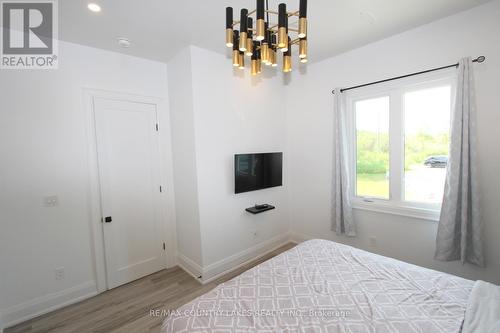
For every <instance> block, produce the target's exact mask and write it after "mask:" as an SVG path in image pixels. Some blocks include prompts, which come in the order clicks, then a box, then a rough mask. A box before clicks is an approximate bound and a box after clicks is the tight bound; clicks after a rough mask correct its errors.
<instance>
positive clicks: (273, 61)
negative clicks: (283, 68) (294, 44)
mask: <svg viewBox="0 0 500 333" xmlns="http://www.w3.org/2000/svg"><path fill="white" fill-rule="evenodd" d="M276 47H277V46H276V35H275V34H273V35H272V36H271V50H272V55H273V58H272V59H271V66H272V67H276V66H278V62H277V57H278V55H277V54H276V52H277V49H276Z"/></svg>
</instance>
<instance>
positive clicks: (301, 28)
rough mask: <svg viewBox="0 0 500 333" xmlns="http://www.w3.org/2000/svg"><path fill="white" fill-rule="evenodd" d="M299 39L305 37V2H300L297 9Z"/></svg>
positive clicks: (304, 0) (302, 0) (305, 0)
mask: <svg viewBox="0 0 500 333" xmlns="http://www.w3.org/2000/svg"><path fill="white" fill-rule="evenodd" d="M299 9H300V10H299V38H305V37H306V36H307V0H300V8H299Z"/></svg>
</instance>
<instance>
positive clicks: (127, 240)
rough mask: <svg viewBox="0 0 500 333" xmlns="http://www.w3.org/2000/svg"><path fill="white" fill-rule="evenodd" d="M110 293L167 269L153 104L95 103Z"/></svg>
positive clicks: (97, 99) (99, 101) (98, 100)
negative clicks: (121, 286)
mask: <svg viewBox="0 0 500 333" xmlns="http://www.w3.org/2000/svg"><path fill="white" fill-rule="evenodd" d="M94 112H95V126H96V139H97V157H98V165H99V182H100V191H101V209H102V216H103V230H104V250H105V257H106V275H107V283H108V288H109V289H111V288H115V287H117V286H119V285H122V284H124V283H127V282H130V281H133V280H136V279H138V278H140V277H143V276H145V275H148V274H151V273H154V272H156V271H159V270H161V269H163V268H165V258H164V256H165V251H164V242H163V237H162V234H163V230H162V229H163V228H162V224H161V215H160V214H161V213H160V176H159V175H160V172H159V142H158V132H157V127H156V124H157V115H156V105H152V104H146V103H138V102H130V101H119V100H110V99H103V98H95V99H94Z"/></svg>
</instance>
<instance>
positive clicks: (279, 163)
mask: <svg viewBox="0 0 500 333" xmlns="http://www.w3.org/2000/svg"><path fill="white" fill-rule="evenodd" d="M234 177H235V180H234V183H235V193H243V192H249V191H256V190H261V189H264V188H269V187H275V186H282V185H283V153H261V154H237V155H234Z"/></svg>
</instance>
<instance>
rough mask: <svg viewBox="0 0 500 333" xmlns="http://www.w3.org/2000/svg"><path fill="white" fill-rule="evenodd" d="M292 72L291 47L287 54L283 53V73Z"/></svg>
mask: <svg viewBox="0 0 500 333" xmlns="http://www.w3.org/2000/svg"><path fill="white" fill-rule="evenodd" d="M291 71H292V50H291V47H290V48H289V49H288V51H287V52H285V53H283V72H284V73H289V72H291Z"/></svg>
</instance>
